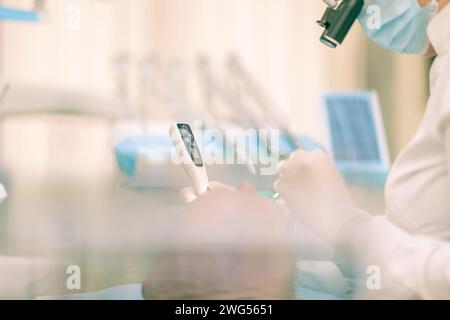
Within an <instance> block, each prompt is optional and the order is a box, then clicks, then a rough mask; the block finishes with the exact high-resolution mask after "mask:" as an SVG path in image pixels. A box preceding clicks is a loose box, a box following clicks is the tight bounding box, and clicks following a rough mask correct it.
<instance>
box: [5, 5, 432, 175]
mask: <svg viewBox="0 0 450 320" xmlns="http://www.w3.org/2000/svg"><path fill="white" fill-rule="evenodd" d="M1 3H3V4H5V5H13V6H19V7H31V6H32V1H31V0H3V1H2V2H1ZM73 6H75V7H79V8H80V12H81V16H80V17H81V20H80V28H79V30H77V29H76V28H75V29H76V30H73V28H71V27H70V26H69V27H68V23H69V22H70V17H71V12H70V8H73ZM323 10H324V6H323V4H322V3H321V1H319V0H47V1H46V10H45V15H44V16H43V19H42V21H41V22H39V23H37V24H28V23H16V22H0V59H1V60H0V77H1V78H4V79H6V80H8V81H11V82H15V81H17V82H26V83H36V84H40V85H46V86H50V87H57V88H70V89H77V90H83V91H87V92H95V93H99V94H102V95H106V96H112V95H114V81H113V73H112V68H111V64H112V61H113V59H114V57H116V56H117V55H119V54H123V53H125V54H127V55H129V56H130V57H131V59H132V61H133V62H134V63H136V62H137V61H139V60H141V59H142V58H144V57H146V56H147V55H149V54H150V53H155V54H157V55H158V56H160V57H163V59H166V60H170V59H180V60H181V61H185V62H187V63H191V64H193V63H194V61H195V59H196V57H197V56H198V54H200V53H202V54H206V55H208V56H209V57H210V58H211V59H212V61H213V62H214V63H215V64H216V65H219V64H220V63H222V62H223V59H224V58H225V56H226V55H227V54H228V53H229V52H235V53H237V54H239V55H240V57H241V58H242V60H243V61H244V62H245V64H246V65H247V67H248V69H249V70H250V71H251V72H252V73H253V75H254V76H255V78H257V79H259V80H260V82H261V83H262V84H263V86H264V87H265V88H266V89H267V90H268V91H269V93H270V95H271V96H272V97H273V99H274V100H275V101H276V102H277V103H278V105H279V108H280V110H281V112H284V113H285V114H289V121H290V122H291V124H292V125H293V126H295V127H296V128H299V130H300V131H303V132H307V133H310V134H312V135H313V136H315V137H318V138H319V139H320V137H321V135H322V134H321V129H320V117H319V114H318V112H317V110H318V98H319V94H320V93H321V92H322V91H323V90H351V89H367V84H368V83H369V82H370V81H369V80H370V76H369V75H368V72H369V71H370V70H371V69H372V70H374V69H376V68H378V67H379V66H377V65H376V64H377V61H376V60H375V61H373V60H371V61H370V63H373V64H375V65H368V63H369V60H368V59H367V41H366V40H365V38H364V36H363V35H362V34H361V32H360V30H359V28H358V27H356V28H354V29H353V31H352V33H351V34H350V35H349V37H348V39H347V41H346V43H345V46H343V47H341V48H339V49H338V50H330V49H328V48H325V47H324V46H323V45H322V44H320V43H319V41H318V38H319V36H320V33H321V30H320V28H319V27H318V26H316V24H315V21H316V20H317V19H319V18H320V16H321V14H322V13H323ZM408 59H409V60H404V59H403V58H398V57H396V58H395V59H394V62H393V65H394V70H391V71H392V74H389V75H386V78H389V79H390V81H392V86H393V87H394V88H395V89H394V90H393V91H394V92H395V94H393V95H392V96H389V98H387V99H386V101H387V104H390V107H392V106H393V105H403V102H406V104H407V105H406V104H404V105H405V106H404V107H398V108H393V107H392V108H391V109H392V110H391V109H388V110H387V111H386V113H385V118H386V120H387V121H388V127H389V128H394V129H391V132H392V134H391V136H390V138H391V139H390V140H391V148H392V150H393V151H394V152H397V151H398V149H400V147H401V146H402V145H404V144H405V143H406V142H407V140H408V139H409V137H410V136H411V134H412V133H413V131H414V129H415V126H416V125H417V122H418V120H419V119H420V115H421V113H422V111H423V100H424V96H425V95H424V94H423V92H424V91H423V83H424V76H423V75H422V73H421V71H423V69H424V67H423V66H424V62H423V60H422V59H418V58H408ZM380 67H381V66H380ZM135 73H136V70H135V69H133V73H132V74H131V76H130V80H129V81H130V88H131V89H130V90H131V96H132V99H133V101H137V99H138V90H137V87H138V86H137V82H136V78H137V77H136V74H135ZM412 73H413V74H414V75H417V76H413V77H412V76H411V74H412ZM418 73H419V74H418ZM193 78H195V77H193ZM412 90H413V91H414V92H417V93H418V94H417V95H415V96H413V97H411V95H410V92H411V91H412ZM192 95H193V96H194V98H197V99H198V97H196V92H192ZM405 99H408V100H405ZM405 115H406V117H407V118H404V116H405ZM406 119H407V120H406ZM73 121H79V126H77V125H69V126H68V127H64V126H63V127H64V128H66V129H63V128H61V121H60V120H59V118H58V119H57V120H55V119H53V118H52V119H48V118H45V117H40V118H33V119H28V120H23V119H16V118H12V119H6V120H3V123H4V126H3V127H4V128H3V130H2V132H3V136H2V144H3V148H4V151H3V161H4V162H6V163H7V164H8V166H9V167H14V168H15V170H14V171H17V172H22V173H23V174H24V175H30V174H33V173H36V172H41V173H42V174H43V175H45V172H48V170H50V169H49V167H48V166H49V165H48V163H51V162H49V161H48V159H41V160H42V161H36V162H32V163H30V162H29V161H25V160H24V159H30V158H31V157H36V156H37V155H39V154H42V153H46V154H50V153H48V150H49V149H52V150H54V151H53V154H62V155H60V156H53V157H60V158H59V159H60V161H56V163H55V162H53V167H52V168H53V169H52V170H55V169H54V168H55V167H61V168H60V169H58V170H62V171H67V172H78V173H79V174H80V175H86V176H88V175H89V174H92V172H90V171H88V172H86V171H84V168H79V167H77V166H78V165H79V163H80V161H82V160H83V157H85V155H86V154H94V153H96V152H97V153H98V154H99V155H105V154H107V153H108V152H110V149H108V148H110V145H109V144H108V138H107V134H106V133H105V132H107V130H108V129H107V126H104V125H103V123H102V122H101V121H100V120H98V121H100V122H97V123H96V124H94V122H86V121H84V120H83V119H80V120H69V122H70V123H72V124H73V123H74V122H73ZM87 127H89V128H90V131H88V132H90V134H92V135H93V136H95V137H97V138H98V139H93V140H91V141H90V142H88V143H86V141H85V139H84V138H86V136H85V135H81V134H79V130H86V128H87ZM14 128H15V129H14ZM18 128H20V130H19V129H18ZM39 128H40V129H39ZM52 128H53V129H52ZM55 128H57V129H55ZM397 129H398V130H397ZM55 130H56V131H57V135H58V137H59V138H57V140H58V141H59V142H58V143H55V140H54V139H53V140H52V138H51V137H50V136H52V135H53V134H55V132H56V131H55ZM77 130H78V131H77ZM45 132H47V133H45ZM48 132H52V134H50V135H49V134H48ZM74 132H75V133H74ZM77 132H78V133H77ZM84 132H86V131H84ZM65 135H66V136H65ZM75 136H78V137H79V139H76V138H74V137H75ZM31 137H33V138H32V139H30V138H31ZM66 141H71V143H70V145H68V144H67V143H66ZM18 146H20V147H19V148H18ZM68 149H71V150H72V151H73V150H75V151H74V152H71V153H67V152H66V150H68ZM55 150H56V151H55ZM69 155H70V161H69V159H68V158H69ZM18 159H21V160H18ZM110 160H111V159H109V160H108V161H110ZM110 162H111V163H110V165H109V166H105V165H103V168H106V169H105V172H104V174H105V175H106V174H109V173H110V172H111V171H112V170H113V168H114V164H113V163H112V160H111V161H110ZM70 163H72V164H73V167H70ZM101 163H102V161H101V159H99V160H98V163H97V164H99V165H101ZM63 167H64V168H66V169H64V170H63V169H62V168H63ZM67 168H68V169H67Z"/></svg>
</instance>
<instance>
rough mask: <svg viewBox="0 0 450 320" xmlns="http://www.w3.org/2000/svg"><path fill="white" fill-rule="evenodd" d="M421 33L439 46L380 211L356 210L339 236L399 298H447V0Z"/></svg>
mask: <svg viewBox="0 0 450 320" xmlns="http://www.w3.org/2000/svg"><path fill="white" fill-rule="evenodd" d="M428 35H429V38H430V41H431V43H432V45H433V46H434V48H435V50H436V52H437V54H438V57H437V58H436V60H435V62H434V64H433V68H432V71H431V97H430V100H429V104H428V107H427V111H426V114H425V116H424V119H423V121H422V123H421V125H420V128H419V130H418V132H417V134H416V135H415V137H414V138H413V139H412V141H411V142H410V143H409V145H408V146H407V147H406V148H405V150H403V152H402V153H401V154H400V155H399V157H398V159H397V160H396V162H395V164H394V166H393V168H392V172H391V174H390V177H389V179H388V183H387V186H386V206H387V217H383V218H374V217H372V216H370V215H369V214H367V213H364V212H362V213H361V214H360V215H359V218H356V220H352V221H351V222H349V223H348V224H347V226H346V227H344V229H343V231H342V232H341V233H340V235H341V237H340V238H339V241H343V242H344V243H346V244H347V245H348V246H350V247H352V248H353V249H354V250H355V251H356V253H357V256H360V257H362V259H361V261H360V263H361V264H362V266H367V267H368V266H369V265H375V266H379V267H380V270H381V273H382V278H383V279H384V280H383V282H384V284H383V285H382V286H383V287H384V288H386V287H392V288H391V289H393V290H394V291H396V292H397V293H399V294H400V297H401V298H425V299H427V298H450V242H449V241H450V6H447V7H446V8H444V9H443V10H442V11H441V12H440V13H439V14H438V15H437V16H436V17H434V18H433V20H432V21H431V23H430V25H429V27H428ZM361 219H362V220H363V221H361ZM394 297H395V296H394ZM397 297H399V296H397Z"/></svg>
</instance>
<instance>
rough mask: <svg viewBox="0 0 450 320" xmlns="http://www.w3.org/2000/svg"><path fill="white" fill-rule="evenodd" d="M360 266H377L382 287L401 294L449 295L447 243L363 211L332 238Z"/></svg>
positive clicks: (449, 259) (448, 251) (449, 244)
mask: <svg viewBox="0 0 450 320" xmlns="http://www.w3.org/2000/svg"><path fill="white" fill-rule="evenodd" d="M335 241H336V243H335V244H336V245H338V246H339V247H341V246H345V247H346V248H347V249H346V250H351V251H352V255H353V256H355V257H357V260H358V264H359V266H360V267H361V268H363V269H364V267H366V268H368V267H369V266H373V265H376V266H378V267H379V268H380V271H381V274H382V279H383V281H382V282H383V283H382V286H383V287H392V288H396V289H400V290H398V291H402V292H407V293H408V295H407V296H403V297H401V298H415V297H419V298H423V299H450V243H448V242H445V241H438V240H435V239H433V238H429V237H423V236H415V235H412V234H409V233H407V232H405V231H404V230H402V229H400V228H399V227H397V226H396V225H395V224H393V223H392V222H390V221H389V220H387V218H385V217H374V216H372V215H370V214H368V213H366V212H361V214H360V215H359V216H358V217H357V218H355V219H352V221H350V222H348V223H347V224H346V226H345V227H343V228H342V229H341V231H340V233H339V236H338V238H337V239H336V240H335Z"/></svg>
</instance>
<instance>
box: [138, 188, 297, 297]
mask: <svg viewBox="0 0 450 320" xmlns="http://www.w3.org/2000/svg"><path fill="white" fill-rule="evenodd" d="M167 243H168V246H167V248H163V249H162V250H161V251H160V252H159V254H158V255H156V256H155V258H154V260H153V263H152V267H151V271H150V275H149V277H148V280H146V281H145V283H144V295H145V297H146V298H152V299H286V298H290V297H291V294H292V283H293V274H294V267H295V257H294V254H293V250H292V246H291V243H290V232H289V225H288V222H287V221H286V218H285V216H284V213H283V211H282V210H281V209H280V208H278V207H277V206H275V205H274V204H272V203H271V202H269V201H268V200H266V199H264V198H261V197H259V196H257V195H256V194H254V193H251V192H241V191H232V190H217V191H212V192H210V193H208V194H207V195H205V196H203V197H201V198H199V199H198V200H196V201H195V202H193V203H192V204H190V205H189V206H188V207H187V208H186V210H185V212H184V213H183V214H182V216H180V220H179V221H178V223H177V236H175V237H173V238H172V239H169V240H168V242H167Z"/></svg>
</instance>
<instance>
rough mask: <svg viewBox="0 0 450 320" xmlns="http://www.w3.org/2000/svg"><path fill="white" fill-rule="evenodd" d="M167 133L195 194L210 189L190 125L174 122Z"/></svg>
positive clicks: (200, 193)
mask: <svg viewBox="0 0 450 320" xmlns="http://www.w3.org/2000/svg"><path fill="white" fill-rule="evenodd" d="M169 133H170V137H171V138H172V143H173V145H174V147H175V150H176V153H177V156H178V160H179V161H180V163H181V165H182V166H183V168H184V170H185V171H186V174H187V175H188V177H189V179H190V180H191V183H192V186H193V187H194V190H195V192H196V194H197V195H202V194H204V193H206V192H207V191H208V190H210V186H209V179H208V174H207V172H206V168H205V163H204V161H203V159H202V155H201V153H200V149H199V147H198V144H197V142H196V141H195V137H194V133H193V131H192V129H191V126H190V125H188V124H186V123H175V124H173V125H172V126H171V127H170V131H169Z"/></svg>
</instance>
